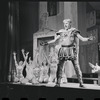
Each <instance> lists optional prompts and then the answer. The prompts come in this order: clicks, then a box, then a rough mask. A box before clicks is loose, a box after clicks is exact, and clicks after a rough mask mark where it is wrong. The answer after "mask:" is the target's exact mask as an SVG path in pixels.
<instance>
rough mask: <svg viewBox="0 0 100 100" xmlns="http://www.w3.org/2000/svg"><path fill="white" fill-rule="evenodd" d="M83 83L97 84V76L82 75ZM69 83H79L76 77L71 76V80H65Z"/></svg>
mask: <svg viewBox="0 0 100 100" xmlns="http://www.w3.org/2000/svg"><path fill="white" fill-rule="evenodd" d="M82 76H83V77H82V79H83V83H86V84H98V74H94V73H82ZM67 80H68V82H70V83H79V82H78V79H77V76H73V77H71V78H67Z"/></svg>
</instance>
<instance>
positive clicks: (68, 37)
mask: <svg viewBox="0 0 100 100" xmlns="http://www.w3.org/2000/svg"><path fill="white" fill-rule="evenodd" d="M63 23H64V28H65V29H61V30H59V31H58V32H57V33H56V34H57V36H56V37H55V39H54V40H51V41H49V42H44V43H41V45H47V44H51V43H55V42H56V41H59V42H58V45H57V46H56V49H58V50H59V51H58V60H59V62H58V69H57V83H56V86H60V82H61V78H62V72H63V71H62V70H63V65H64V62H65V61H67V60H71V61H72V63H73V66H74V68H75V71H76V74H77V77H78V81H79V83H80V85H79V86H80V87H84V85H83V81H82V72H81V70H80V66H79V60H78V54H79V39H80V40H81V41H83V42H85V41H91V40H93V39H94V37H93V36H90V37H89V38H86V37H82V36H81V35H80V32H79V30H77V29H76V28H73V27H71V23H72V21H71V20H70V19H65V20H63Z"/></svg>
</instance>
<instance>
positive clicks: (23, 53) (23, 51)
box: [21, 49, 25, 59]
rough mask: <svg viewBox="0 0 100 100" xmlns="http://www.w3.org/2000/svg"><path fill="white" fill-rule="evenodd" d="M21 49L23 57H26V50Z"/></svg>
mask: <svg viewBox="0 0 100 100" xmlns="http://www.w3.org/2000/svg"><path fill="white" fill-rule="evenodd" d="M21 51H22V55H23V57H24V59H25V50H24V49H22V50H21Z"/></svg>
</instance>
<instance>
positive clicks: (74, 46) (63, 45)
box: [61, 45, 75, 47]
mask: <svg viewBox="0 0 100 100" xmlns="http://www.w3.org/2000/svg"><path fill="white" fill-rule="evenodd" d="M61 46H62V47H75V45H61Z"/></svg>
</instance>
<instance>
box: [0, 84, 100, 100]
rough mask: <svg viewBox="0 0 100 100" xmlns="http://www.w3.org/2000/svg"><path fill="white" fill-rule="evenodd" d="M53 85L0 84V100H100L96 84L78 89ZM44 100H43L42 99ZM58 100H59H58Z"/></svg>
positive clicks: (98, 88)
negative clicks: (7, 99)
mask: <svg viewBox="0 0 100 100" xmlns="http://www.w3.org/2000/svg"><path fill="white" fill-rule="evenodd" d="M54 86H55V84H54V83H49V84H37V85H32V84H27V85H23V84H14V83H1V84H0V100H2V99H3V98H9V100H21V98H27V100H39V99H40V98H45V100H58V99H59V98H62V99H61V100H76V99H77V98H82V99H81V100H96V98H99V99H100V86H98V85H97V84H84V86H85V88H80V87H79V84H78V83H67V84H61V87H54ZM42 100H44V99H42ZM59 100H60V99H59Z"/></svg>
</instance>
